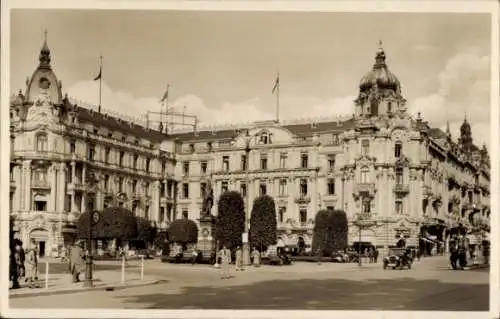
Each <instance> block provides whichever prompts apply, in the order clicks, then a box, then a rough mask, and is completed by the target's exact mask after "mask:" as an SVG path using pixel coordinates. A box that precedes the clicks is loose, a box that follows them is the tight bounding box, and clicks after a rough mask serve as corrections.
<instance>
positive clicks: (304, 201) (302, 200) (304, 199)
mask: <svg viewBox="0 0 500 319" xmlns="http://www.w3.org/2000/svg"><path fill="white" fill-rule="evenodd" d="M310 202H311V198H310V197H309V196H307V195H306V194H300V195H298V196H297V197H295V203H297V204H308V203H310Z"/></svg>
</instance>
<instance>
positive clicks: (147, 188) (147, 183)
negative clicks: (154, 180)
mask: <svg viewBox="0 0 500 319" xmlns="http://www.w3.org/2000/svg"><path fill="white" fill-rule="evenodd" d="M149 185H150V184H149V182H146V185H145V186H144V192H145V193H146V196H149Z"/></svg>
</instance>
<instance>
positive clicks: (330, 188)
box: [328, 178, 335, 195]
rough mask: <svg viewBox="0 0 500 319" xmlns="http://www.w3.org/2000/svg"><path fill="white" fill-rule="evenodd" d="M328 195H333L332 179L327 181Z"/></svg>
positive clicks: (333, 182)
mask: <svg viewBox="0 0 500 319" xmlns="http://www.w3.org/2000/svg"><path fill="white" fill-rule="evenodd" d="M328 195H335V180H334V179H333V178H329V179H328Z"/></svg>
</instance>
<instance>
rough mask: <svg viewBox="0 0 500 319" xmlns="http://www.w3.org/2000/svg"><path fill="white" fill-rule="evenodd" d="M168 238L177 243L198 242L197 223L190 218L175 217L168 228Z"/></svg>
mask: <svg viewBox="0 0 500 319" xmlns="http://www.w3.org/2000/svg"><path fill="white" fill-rule="evenodd" d="M168 239H169V241H170V242H174V243H177V244H183V245H184V244H194V243H197V242H198V225H196V223H195V222H194V221H192V220H190V219H177V220H174V221H173V222H172V224H170V227H169V228H168Z"/></svg>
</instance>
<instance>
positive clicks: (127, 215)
mask: <svg viewBox="0 0 500 319" xmlns="http://www.w3.org/2000/svg"><path fill="white" fill-rule="evenodd" d="M92 213H93V212H85V213H83V214H82V215H80V217H79V218H78V221H77V223H76V226H77V234H78V237H79V238H88V233H89V224H90V219H91V218H92ZM100 214H101V219H100V220H99V222H98V223H97V224H95V225H93V226H92V238H94V239H115V238H116V239H119V240H120V241H123V240H131V239H134V238H136V237H137V219H136V218H135V216H134V214H133V213H132V212H131V211H129V210H128V209H126V208H124V207H107V208H105V209H104V210H103V211H101V212H100Z"/></svg>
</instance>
